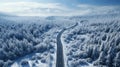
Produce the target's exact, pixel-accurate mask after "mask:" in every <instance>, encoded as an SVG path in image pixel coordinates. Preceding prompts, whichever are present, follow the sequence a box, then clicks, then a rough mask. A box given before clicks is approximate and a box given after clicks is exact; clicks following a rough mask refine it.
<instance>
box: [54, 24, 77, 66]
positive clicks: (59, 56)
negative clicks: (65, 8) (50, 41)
mask: <svg viewBox="0 0 120 67" xmlns="http://www.w3.org/2000/svg"><path fill="white" fill-rule="evenodd" d="M77 25H78V23H76V24H75V25H74V26H71V27H69V28H66V29H63V30H61V32H60V33H59V34H58V35H57V55H56V56H57V58H56V67H64V54H63V46H62V42H61V36H62V33H63V32H64V31H65V30H68V29H71V28H74V27H75V26H77Z"/></svg>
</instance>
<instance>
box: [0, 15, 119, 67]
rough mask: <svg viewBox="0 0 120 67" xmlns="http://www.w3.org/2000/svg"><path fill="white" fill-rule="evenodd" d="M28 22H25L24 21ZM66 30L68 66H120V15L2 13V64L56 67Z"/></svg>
mask: <svg viewBox="0 0 120 67" xmlns="http://www.w3.org/2000/svg"><path fill="white" fill-rule="evenodd" d="M24 22H26V23H24ZM76 23H78V24H77V25H76V26H75V27H74V28H70V29H66V30H65V32H63V34H62V37H61V41H62V45H63V53H64V62H65V67H120V16H119V15H118V14H110V15H94V16H71V17H67V16H65V17H63V16H61V17H59V16H51V17H27V16H26V17H17V16H0V67H56V66H55V65H56V52H57V43H56V42H57V35H58V34H59V32H60V31H61V30H62V29H64V28H69V27H70V26H72V25H74V24H76Z"/></svg>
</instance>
